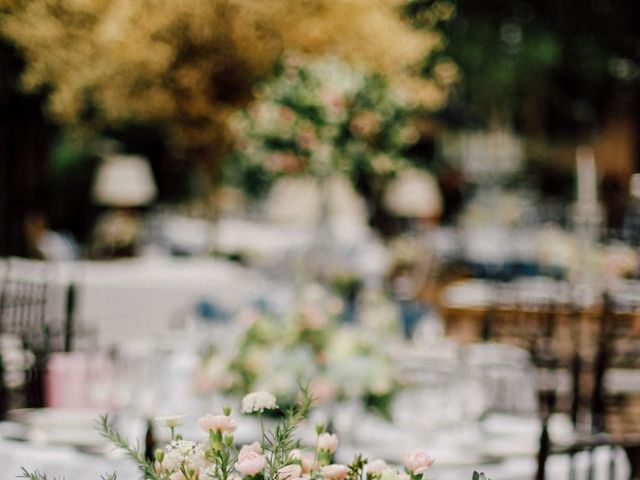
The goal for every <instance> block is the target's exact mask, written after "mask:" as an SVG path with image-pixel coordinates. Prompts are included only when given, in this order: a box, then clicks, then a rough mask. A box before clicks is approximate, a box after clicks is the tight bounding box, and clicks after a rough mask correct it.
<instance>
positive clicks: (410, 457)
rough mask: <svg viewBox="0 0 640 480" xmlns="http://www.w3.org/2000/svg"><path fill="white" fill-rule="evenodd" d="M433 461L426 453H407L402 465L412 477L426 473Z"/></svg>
mask: <svg viewBox="0 0 640 480" xmlns="http://www.w3.org/2000/svg"><path fill="white" fill-rule="evenodd" d="M433 462H434V459H433V458H431V457H430V456H429V454H427V453H426V452H413V453H408V454H407V455H405V457H404V465H405V467H407V470H409V472H411V473H413V474H414V475H420V474H421V473H424V472H426V471H427V470H429V468H431V465H433Z"/></svg>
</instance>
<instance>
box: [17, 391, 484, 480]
mask: <svg viewBox="0 0 640 480" xmlns="http://www.w3.org/2000/svg"><path fill="white" fill-rule="evenodd" d="M242 405H243V406H242V409H241V410H242V413H243V414H248V415H257V416H258V417H259V418H260V419H261V415H262V414H263V413H265V412H266V411H268V410H270V409H273V408H276V400H275V397H273V396H272V395H271V394H269V393H268V392H253V393H251V394H249V395H247V396H246V397H245V398H244V399H243V401H242ZM311 405H312V398H311V395H310V394H309V391H308V390H307V389H303V390H302V394H301V396H300V401H299V402H298V403H297V404H296V405H295V406H293V407H291V408H290V409H289V410H288V411H287V414H286V416H285V417H284V418H282V419H281V420H279V421H278V423H277V424H276V426H275V427H274V428H273V429H271V430H265V429H264V426H263V424H262V422H260V425H261V434H260V438H259V440H257V441H255V442H253V443H250V444H245V445H241V446H239V448H238V445H236V443H235V441H234V437H233V433H234V431H235V430H236V428H237V424H236V421H235V420H234V419H233V418H232V416H231V408H229V407H224V409H223V412H222V414H218V415H213V414H207V415H205V416H203V417H201V418H200V419H199V420H198V426H199V427H200V429H201V430H202V431H203V432H204V433H205V434H206V438H205V440H203V441H200V442H195V441H191V440H185V439H184V438H183V437H182V436H181V435H180V434H176V428H177V427H179V426H180V425H181V423H182V416H179V415H175V416H165V417H160V418H159V419H157V420H158V421H160V423H162V424H163V425H164V426H165V427H167V428H169V429H170V433H171V437H170V441H169V442H168V443H167V444H166V445H165V446H164V447H161V448H158V449H156V450H155V452H154V454H153V458H146V457H145V455H144V454H142V453H141V452H139V451H138V449H136V448H134V447H132V446H131V445H130V444H129V442H128V441H127V440H126V439H125V438H123V437H122V436H121V434H120V433H119V432H118V431H117V430H115V429H114V428H113V427H111V426H110V424H109V419H108V417H107V416H103V417H102V418H101V419H100V423H99V429H100V433H101V434H102V436H104V437H105V438H106V439H108V440H109V441H110V442H111V443H112V444H113V445H115V446H116V447H117V448H119V449H122V450H123V451H124V452H125V453H126V454H127V455H128V456H129V457H130V458H131V459H132V460H133V461H134V462H135V463H136V464H137V466H138V468H139V470H140V473H141V474H142V478H143V479H144V480H204V479H206V478H210V479H213V480H423V479H424V480H426V479H425V477H424V474H425V473H426V472H427V471H428V470H429V469H430V468H431V466H432V465H433V463H434V459H433V458H432V457H431V456H429V455H428V454H427V453H426V452H423V451H415V452H411V453H408V454H407V455H406V456H405V458H404V469H403V470H402V471H399V470H398V469H396V468H393V467H391V466H389V465H388V464H387V463H386V462H385V461H384V460H381V459H378V460H374V461H372V462H368V461H367V459H365V458H363V457H362V455H356V456H355V457H354V459H353V461H352V462H351V463H350V464H349V465H343V464H338V463H332V460H333V458H334V454H335V452H336V450H337V448H338V443H339V439H338V437H337V436H336V435H335V434H332V433H330V432H327V431H326V430H325V426H324V425H323V424H317V425H316V428H315V434H316V435H315V445H313V446H311V447H306V448H305V447H304V446H302V445H301V444H300V441H299V440H296V438H295V433H296V429H297V428H298V426H299V425H300V423H301V422H302V421H303V420H304V419H305V417H306V415H307V413H308V412H309V410H310V408H311ZM21 478H26V479H29V480H46V479H47V476H46V475H45V474H42V473H40V472H33V473H31V472H28V471H27V470H25V469H23V474H22V475H21ZM103 478H104V479H110V480H115V479H116V474H115V473H113V474H111V475H109V476H106V477H103ZM473 480H486V479H485V477H484V475H482V474H478V473H476V472H474V474H473Z"/></svg>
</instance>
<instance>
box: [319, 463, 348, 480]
mask: <svg viewBox="0 0 640 480" xmlns="http://www.w3.org/2000/svg"><path fill="white" fill-rule="evenodd" d="M347 473H349V467H347V466H345V465H339V464H336V463H332V464H331V465H327V466H326V467H322V468H321V469H320V474H321V475H322V478H325V479H328V480H343V479H344V477H346V476H347Z"/></svg>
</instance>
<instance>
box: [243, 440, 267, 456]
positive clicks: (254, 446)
mask: <svg viewBox="0 0 640 480" xmlns="http://www.w3.org/2000/svg"><path fill="white" fill-rule="evenodd" d="M247 452H256V453H259V454H262V447H261V446H260V444H259V443H258V442H253V443H250V444H249V445H243V446H242V447H241V448H240V452H239V453H238V457H241V456H242V455H243V454H245V453H247Z"/></svg>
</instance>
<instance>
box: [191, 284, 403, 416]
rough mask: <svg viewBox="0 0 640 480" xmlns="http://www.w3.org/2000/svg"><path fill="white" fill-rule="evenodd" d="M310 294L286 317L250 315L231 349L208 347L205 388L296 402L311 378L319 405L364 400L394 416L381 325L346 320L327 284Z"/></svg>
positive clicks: (201, 381) (202, 371)
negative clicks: (265, 393) (225, 351)
mask: <svg viewBox="0 0 640 480" xmlns="http://www.w3.org/2000/svg"><path fill="white" fill-rule="evenodd" d="M306 295H307V298H306V300H304V301H302V302H301V303H300V304H299V305H298V306H297V308H296V309H294V310H293V311H292V312H291V313H289V314H287V315H273V314H268V313H263V314H258V313H255V312H253V313H251V314H250V319H249V320H248V325H247V327H246V328H245V330H244V331H243V332H242V333H241V334H240V335H239V337H238V339H237V341H236V345H235V347H234V348H233V349H231V352H232V353H231V354H230V355H228V356H225V355H223V354H221V353H218V352H216V351H211V350H210V351H209V352H207V354H206V355H204V357H203V360H202V362H201V364H200V365H199V368H198V371H197V373H196V379H197V384H198V386H199V387H200V388H199V390H200V391H201V392H202V393H205V394H208V393H210V392H211V391H213V390H216V391H218V392H222V393H230V394H241V395H243V394H246V393H247V392H249V391H252V390H255V389H258V390H269V391H271V392H273V393H274V394H275V395H276V397H277V399H278V402H279V403H280V404H281V405H291V404H293V403H294V402H295V400H296V397H297V392H298V389H299V385H300V384H306V383H309V384H310V388H311V390H312V392H313V393H314V396H315V397H316V399H317V400H318V401H319V402H320V403H329V402H331V401H334V400H344V399H361V400H363V401H364V402H365V404H366V405H367V406H369V407H372V408H373V409H374V410H378V411H379V412H380V413H382V414H384V415H388V414H389V407H390V401H391V399H392V395H393V393H394V392H395V391H397V389H398V388H399V387H400V385H398V384H397V383H396V382H395V380H394V376H393V371H392V366H391V359H390V358H389V356H388V355H387V353H386V352H385V351H384V350H383V349H381V347H380V346H379V342H376V337H375V329H370V328H367V329H366V330H365V329H364V328H361V327H359V326H357V325H352V324H349V325H346V324H341V323H340V320H339V317H340V315H341V310H342V306H343V303H342V302H341V301H340V300H339V299H337V298H335V297H332V296H330V295H328V294H326V293H325V292H323V291H322V290H319V289H317V291H315V292H311V291H309V292H307V294H306ZM314 297H315V298H314Z"/></svg>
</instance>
